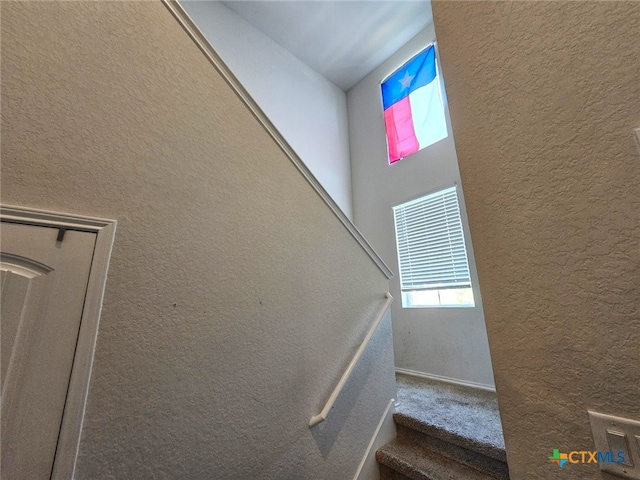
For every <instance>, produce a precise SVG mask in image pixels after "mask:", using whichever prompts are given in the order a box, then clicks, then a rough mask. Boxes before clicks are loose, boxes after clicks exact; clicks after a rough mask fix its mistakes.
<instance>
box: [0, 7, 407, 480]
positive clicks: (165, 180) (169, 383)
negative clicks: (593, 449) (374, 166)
mask: <svg viewBox="0 0 640 480" xmlns="http://www.w3.org/2000/svg"><path fill="white" fill-rule="evenodd" d="M2 201H3V203H7V204H16V205H23V206H30V207H37V208H45V209H50V210H58V211H66V212H73V213H78V214H86V215H93V216H100V217H106V218H114V219H116V220H117V221H118V230H117V233H116V241H115V245H114V249H113V255H112V259H111V265H110V270H109V278H108V282H107V287H106V295H105V299H104V307H103V312H102V319H101V324H100V332H99V336H98V342H97V347H96V356H95V363H94V368H93V375H92V380H91V387H90V394H89V401H88V406H87V413H86V417H85V427H84V431H83V436H82V441H81V448H80V458H79V466H78V474H79V478H82V479H85V478H92V479H98V478H122V479H134V478H135V479H143V478H154V479H160V478H167V479H168V478H172V479H173V478H193V479H198V478H216V479H223V478H229V479H255V478H264V479H269V478H273V479H300V478H318V479H344V478H347V477H349V476H350V475H353V473H354V472H355V470H356V468H357V466H358V463H359V461H360V459H361V457H362V454H363V453H364V450H365V448H366V446H367V444H368V442H369V439H370V437H371V435H372V434H373V431H374V429H375V427H376V425H377V423H378V420H379V419H380V417H381V415H382V414H383V412H384V410H385V408H386V407H387V405H388V401H389V398H390V397H392V396H393V395H394V394H395V384H394V379H393V350H392V345H391V332H390V330H391V325H390V318H388V317H387V319H386V320H385V321H383V323H382V324H381V326H380V329H379V330H378V333H377V334H376V336H374V339H373V343H372V346H371V348H370V349H368V350H367V352H366V353H365V357H364V361H363V362H361V363H360V364H359V366H358V368H357V371H356V375H355V377H354V379H353V380H352V381H351V382H350V383H349V384H348V385H347V389H346V392H345V394H344V395H343V396H341V397H340V398H339V399H338V402H337V403H336V406H335V408H334V410H333V412H332V414H331V418H329V419H328V421H327V422H326V423H325V424H323V425H321V426H319V427H318V428H316V429H314V430H309V428H308V427H307V422H308V421H309V418H310V417H311V416H312V415H315V414H317V413H318V411H319V410H320V408H321V407H322V405H323V403H324V401H325V400H326V399H327V397H328V395H329V393H330V391H331V389H332V388H333V386H334V385H335V382H336V381H337V379H338V378H339V376H340V375H341V373H342V369H344V367H345V366H346V364H347V362H348V355H349V354H352V353H353V352H354V351H355V348H356V346H357V344H358V343H359V341H360V340H361V339H362V337H363V336H364V334H365V331H366V328H367V326H368V323H370V321H371V319H372V318H373V316H374V315H375V313H376V312H377V309H378V308H379V307H380V306H381V305H382V303H383V301H384V299H383V293H384V292H385V291H386V290H387V288H388V282H387V280H386V278H385V277H384V276H383V274H382V273H381V272H380V271H379V270H378V269H377V268H376V267H375V265H374V263H373V262H372V261H371V260H370V259H369V258H368V257H367V255H366V254H365V253H364V251H363V250H362V249H361V248H360V246H359V245H358V244H356V243H355V242H354V241H353V238H352V237H351V236H350V235H349V234H348V232H347V230H346V229H345V228H344V226H343V225H342V224H341V223H340V222H339V221H338V219H337V218H335V217H334V216H333V214H332V213H330V211H329V209H328V208H326V206H325V204H324V203H323V202H322V201H321V199H320V198H319V196H318V195H317V194H316V193H315V191H314V190H313V189H312V188H311V186H309V185H308V184H307V183H306V182H305V181H304V180H303V178H302V176H301V175H300V173H299V172H298V171H297V170H296V168H295V167H294V166H293V165H292V164H291V163H290V162H289V160H288V159H287V158H286V157H285V156H284V155H283V154H282V153H281V152H280V151H279V149H278V148H277V147H276V145H275V143H274V142H273V141H272V140H271V139H270V137H268V135H267V134H266V133H265V131H264V130H263V129H262V128H261V127H260V126H259V125H258V123H257V121H256V120H255V119H254V118H253V116H252V115H251V114H250V113H249V112H248V111H247V110H246V109H245V107H244V106H243V105H242V104H241V102H240V101H239V100H238V99H237V97H236V96H235V95H234V94H232V93H231V90H230V89H229V87H228V86H227V85H226V83H225V82H224V81H223V80H222V79H221V78H220V77H219V75H218V74H217V73H216V71H215V70H214V69H213V67H212V66H211V65H210V64H209V63H208V61H207V60H206V59H205V57H204V56H203V55H202V53H201V52H200V51H199V50H198V48H197V47H196V46H195V45H194V44H193V43H192V41H191V40H190V39H189V38H188V36H187V34H186V33H185V32H184V31H183V30H182V28H181V27H180V26H179V25H178V23H177V22H176V20H175V19H174V18H173V17H172V15H171V14H170V13H169V11H168V10H167V9H166V8H165V7H164V6H163V5H162V4H161V3H160V2H73V3H68V2H24V3H19V2H2Z"/></svg>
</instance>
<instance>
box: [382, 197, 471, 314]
mask: <svg viewBox="0 0 640 480" xmlns="http://www.w3.org/2000/svg"><path fill="white" fill-rule="evenodd" d="M393 215H394V218H395V224H396V239H397V242H398V264H399V267H400V289H401V291H402V306H403V307H439V306H446V307H473V306H475V303H474V299H473V290H472V288H471V276H470V275H469V262H468V261H467V250H466V248H465V245H464V235H463V232H462V220H461V218H460V206H459V204H458V195H457V192H456V187H455V186H453V187H450V188H446V189H444V190H440V191H438V192H435V193H432V194H429V195H426V196H424V197H422V198H418V199H416V200H412V201H410V202H407V203H403V204H402V205H398V206H397V207H393Z"/></svg>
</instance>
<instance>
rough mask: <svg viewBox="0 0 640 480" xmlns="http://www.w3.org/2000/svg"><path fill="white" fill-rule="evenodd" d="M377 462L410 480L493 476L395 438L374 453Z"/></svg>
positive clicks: (472, 479) (483, 479) (468, 479)
mask: <svg viewBox="0 0 640 480" xmlns="http://www.w3.org/2000/svg"><path fill="white" fill-rule="evenodd" d="M376 460H377V461H378V463H380V464H382V465H385V466H386V467H388V468H390V469H392V470H394V471H396V472H399V473H401V474H402V475H405V476H406V477H408V478H410V479H412V480H493V479H495V477H494V476H492V475H489V474H487V473H484V472H481V471H479V470H476V469H475V468H473V467H469V466H466V465H463V464H461V463H458V462H456V461H455V460H452V459H449V458H447V457H443V456H442V455H439V454H437V453H435V452H425V450H424V449H422V448H421V447H420V446H418V445H415V444H413V443H412V442H410V441H407V440H405V439H402V438H396V439H395V440H393V441H391V442H389V443H388V444H386V445H384V446H382V447H381V448H380V449H378V451H377V452H376Z"/></svg>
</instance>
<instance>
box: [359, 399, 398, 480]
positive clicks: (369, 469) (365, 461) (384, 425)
mask: <svg viewBox="0 0 640 480" xmlns="http://www.w3.org/2000/svg"><path fill="white" fill-rule="evenodd" d="M395 402H396V401H395V399H393V398H392V399H391V400H389V405H387V408H386V410H385V411H384V413H383V414H382V417H381V418H380V421H379V422H378V426H377V427H376V430H375V431H374V432H373V436H372V437H371V440H370V441H369V445H368V446H367V449H366V450H365V452H364V455H363V456H362V460H361V461H360V465H358V470H356V474H355V475H354V476H353V480H373V479H377V478H379V473H378V466H377V464H376V450H378V448H380V447H381V446H382V445H384V444H385V443H387V442H389V441H391V440H392V439H393V438H394V437H395V424H394V423H393V410H394V409H393V406H394V405H395ZM390 431H392V432H393V435H389V436H390V437H391V438H382V436H381V435H380V433H381V432H390Z"/></svg>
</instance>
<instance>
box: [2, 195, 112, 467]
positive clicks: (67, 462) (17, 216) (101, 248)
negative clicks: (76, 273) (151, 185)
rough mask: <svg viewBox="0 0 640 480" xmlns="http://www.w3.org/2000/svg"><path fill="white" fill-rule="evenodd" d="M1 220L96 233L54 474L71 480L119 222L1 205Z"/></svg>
mask: <svg viewBox="0 0 640 480" xmlns="http://www.w3.org/2000/svg"><path fill="white" fill-rule="evenodd" d="M0 221H2V222H9V223H20V224H25V225H35V226H43V227H53V228H65V229H68V230H80V231H83V232H91V233H95V234H96V243H95V246H94V250H93V260H92V262H91V270H90V271H89V280H88V282H87V291H86V294H85V301H84V308H83V310H82V318H81V320H80V330H79V332H78V340H77V343H76V351H75V356H74V359H73V366H72V369H71V378H70V380H69V388H68V391H67V399H66V402H65V406H64V412H63V415H62V424H61V426H60V434H59V436H58V446H57V449H56V456H55V459H54V463H53V472H52V474H51V479H52V480H63V479H64V480H69V479H72V478H73V476H74V471H75V465H76V458H77V456H78V448H79V446H80V435H81V433H82V421H83V418H84V411H85V406H86V401H87V394H88V393H89V380H90V379H91V367H92V364H93V353H94V350H95V346H96V339H97V336H98V324H99V322H100V311H101V308H102V299H103V296H104V288H105V284H106V281H107V270H108V268H109V259H110V257H111V247H112V245H113V240H114V237H115V232H116V221H115V220H104V219H99V218H91V217H82V216H79V215H70V214H64V213H56V212H49V211H43V210H34V209H30V208H23V207H13V206H4V205H2V206H0Z"/></svg>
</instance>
